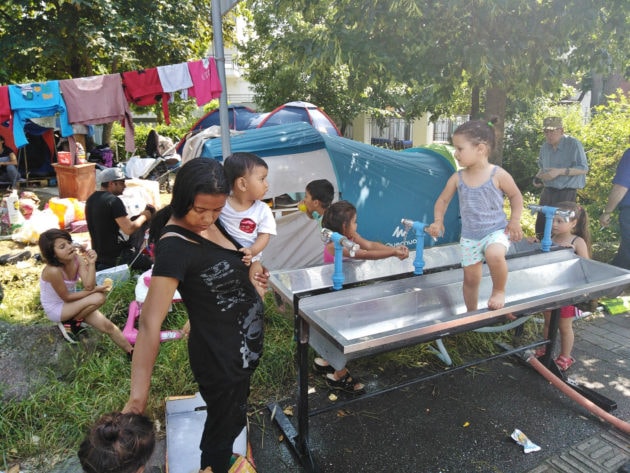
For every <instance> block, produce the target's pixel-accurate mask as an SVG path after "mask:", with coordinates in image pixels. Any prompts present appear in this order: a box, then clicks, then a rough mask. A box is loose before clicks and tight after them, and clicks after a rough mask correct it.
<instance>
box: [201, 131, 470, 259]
mask: <svg viewBox="0 0 630 473" xmlns="http://www.w3.org/2000/svg"><path fill="white" fill-rule="evenodd" d="M230 143H231V149H232V152H237V151H249V152H252V153H256V154H258V155H259V156H261V157H262V158H264V159H267V160H271V159H282V160H284V163H283V165H284V166H289V167H290V166H291V160H292V156H293V158H295V156H296V155H299V154H300V153H305V152H310V151H313V150H325V151H326V152H325V153H322V154H321V155H320V154H318V156H323V158H318V159H326V157H327V158H328V159H330V160H331V162H332V167H333V169H334V173H335V176H336V179H337V182H336V183H333V184H334V185H335V188H337V189H338V190H339V192H340V195H341V198H343V199H345V200H348V201H350V202H352V203H353V204H354V205H355V206H356V207H357V214H358V219H357V221H358V232H359V233H360V234H361V235H362V236H363V237H365V238H367V239H369V240H375V241H381V242H383V243H385V244H389V245H396V244H401V243H405V244H407V246H409V247H410V248H411V249H415V246H416V239H417V236H416V235H415V234H414V233H413V231H411V232H409V234H407V235H405V233H404V230H403V227H402V225H401V224H400V221H401V219H403V218H407V219H411V220H418V221H421V222H426V223H431V222H432V221H433V206H434V204H435V201H436V199H437V197H438V196H439V195H440V193H441V192H442V189H443V188H444V185H445V184H446V181H447V180H448V178H449V177H450V176H451V175H452V174H453V172H454V170H453V167H452V165H451V164H450V163H449V162H448V160H447V159H445V158H444V156H442V155H440V154H439V153H437V152H435V151H432V150H419V151H418V152H405V153H402V152H400V151H393V150H387V149H383V148H377V147H375V146H372V145H368V144H364V143H359V142H357V141H353V140H349V139H347V138H343V137H338V136H330V135H327V134H325V133H320V132H318V131H317V130H315V129H314V128H313V127H312V126H310V125H308V124H306V123H294V124H289V125H278V126H273V127H268V128H257V129H252V130H246V131H244V132H243V133H242V134H239V135H237V136H233V137H232V138H231V141H230ZM201 156H202V157H205V158H213V159H217V160H219V161H222V160H223V156H222V149H221V139H220V138H214V139H209V140H208V141H207V142H206V143H205V144H204V145H203V149H202V154H201ZM268 162H269V161H268ZM270 167H271V166H270ZM299 167H300V166H297V167H296V169H295V175H296V176H298V175H299V173H300V172H304V169H300V168H299ZM296 191H301V192H303V189H301V188H300V189H296ZM444 225H445V234H444V236H443V237H442V238H440V239H438V240H437V241H433V240H432V239H431V238H430V237H429V236H428V235H423V237H424V239H425V240H424V243H425V246H426V247H428V246H432V245H435V244H438V245H439V244H444V243H452V242H456V241H458V240H459V235H460V230H461V224H460V218H459V203H458V201H457V196H455V197H454V198H453V200H452V201H451V204H450V206H449V209H448V211H447V213H446V215H445V218H444Z"/></svg>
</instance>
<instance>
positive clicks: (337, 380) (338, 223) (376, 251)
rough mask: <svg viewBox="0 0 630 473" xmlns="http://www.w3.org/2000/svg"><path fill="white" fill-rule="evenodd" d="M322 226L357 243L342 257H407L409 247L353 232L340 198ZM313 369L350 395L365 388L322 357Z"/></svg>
mask: <svg viewBox="0 0 630 473" xmlns="http://www.w3.org/2000/svg"><path fill="white" fill-rule="evenodd" d="M322 228H327V229H328V230H332V231H333V232H337V233H339V234H340V235H343V236H345V237H346V238H347V239H349V240H350V241H353V242H354V243H357V244H358V245H359V246H360V249H359V250H358V251H357V252H356V254H354V255H350V253H349V252H348V250H347V249H345V248H344V250H343V255H344V257H350V258H353V259H360V260H377V259H385V258H389V257H392V256H395V257H396V258H398V259H400V260H403V259H405V258H407V257H408V256H409V248H407V247H406V246H404V245H400V246H387V245H385V244H383V243H380V242H376V241H370V240H366V239H365V238H363V237H362V236H361V235H359V234H358V233H357V209H356V208H355V206H354V205H352V204H351V203H350V202H348V201H346V200H340V201H339V202H335V203H334V204H332V205H331V206H330V207H329V208H328V209H327V210H326V213H324V217H323V219H322ZM334 252H335V244H334V243H332V242H330V243H328V244H327V245H326V247H325V248H324V262H326V263H329V262H333V261H334V256H333V255H334ZM313 364H314V368H315V370H316V371H317V372H319V373H322V374H325V375H326V383H327V384H328V386H330V387H331V388H333V389H340V390H343V391H346V392H349V393H351V394H362V393H363V392H364V391H365V386H364V385H363V383H361V382H359V381H358V380H356V379H354V378H353V377H352V376H350V372H349V371H348V369H347V368H346V367H345V366H344V367H343V368H342V369H340V370H335V368H334V367H332V366H331V365H330V364H329V363H328V362H327V361H326V360H324V359H323V358H319V357H318V358H315V360H314V361H313Z"/></svg>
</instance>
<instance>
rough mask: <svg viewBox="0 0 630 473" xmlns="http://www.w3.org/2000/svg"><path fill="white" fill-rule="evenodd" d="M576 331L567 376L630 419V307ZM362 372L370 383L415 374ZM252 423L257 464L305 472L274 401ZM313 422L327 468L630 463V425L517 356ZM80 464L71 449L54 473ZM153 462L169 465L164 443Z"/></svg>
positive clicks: (463, 469) (574, 471)
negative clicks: (519, 440) (527, 444)
mask: <svg viewBox="0 0 630 473" xmlns="http://www.w3.org/2000/svg"><path fill="white" fill-rule="evenodd" d="M575 332H576V343H575V350H574V356H575V357H576V358H577V359H578V362H577V363H576V364H575V365H574V366H573V367H572V368H571V369H570V371H569V377H570V378H571V379H573V380H575V381H577V382H579V383H581V384H583V385H585V386H587V387H589V388H592V389H594V390H596V391H597V392H598V393H600V394H602V395H604V396H606V397H608V398H609V399H611V400H613V401H615V402H616V403H617V409H616V410H614V411H613V414H614V415H615V416H616V417H618V418H619V419H622V420H624V421H628V420H630V315H628V314H624V315H617V316H605V317H592V318H588V319H583V320H579V321H576V323H575ZM355 374H357V375H360V376H361V377H362V379H364V380H365V381H367V382H368V392H369V391H370V389H371V388H373V387H374V386H376V385H379V386H382V385H383V384H387V383H389V382H396V381H400V379H409V378H411V377H413V376H414V375H416V374H417V373H415V372H414V370H411V369H410V370H405V371H401V372H398V373H387V374H385V373H381V374H378V375H374V374H373V373H361V372H356V373H355ZM393 378H397V379H393ZM313 382H314V384H315V385H316V387H317V389H316V393H315V394H313V395H312V396H311V397H312V399H311V406H312V407H313V408H319V407H325V406H326V405H330V403H331V401H329V400H328V398H327V395H328V392H327V391H326V389H325V388H324V386H323V385H321V384H320V383H319V382H318V381H317V379H315V380H313ZM292 402H293V401H292V400H288V401H286V402H284V403H282V407H283V408H284V407H287V406H290V405H291V403H292ZM337 402H339V401H337ZM252 421H253V422H252V444H253V449H254V455H255V459H256V462H257V465H258V471H259V473H294V472H295V473H300V472H303V471H305V469H303V468H302V467H300V466H299V464H298V462H297V460H296V456H295V455H294V454H293V453H292V451H291V450H290V449H289V448H288V445H287V442H286V441H280V435H281V433H280V430H279V429H278V428H277V426H276V425H275V424H274V423H273V422H271V420H270V416H269V413H268V412H267V411H266V410H264V411H260V412H259V413H258V415H256V416H254V417H253V418H252ZM309 427H310V440H311V446H312V453H313V456H314V457H315V459H316V462H317V464H318V466H319V468H320V471H321V472H325V473H340V472H358V471H360V472H365V473H372V472H374V473H385V472H403V471H404V472H421V473H454V472H457V473H468V472H483V473H556V472H558V473H560V472H564V473H613V472H615V473H626V472H630V434H628V433H623V432H622V431H620V430H618V429H616V428H614V427H612V426H611V425H610V424H608V423H605V422H602V421H600V420H599V419H598V418H596V417H595V416H594V415H592V414H590V413H589V412H588V411H587V410H586V409H584V408H583V407H581V406H579V405H578V404H576V403H575V402H574V401H572V400H570V399H569V398H568V397H566V396H565V395H564V394H562V393H561V392H560V391H559V390H557V389H556V388H555V387H554V386H552V385H551V384H550V383H548V382H547V381H546V380H545V379H543V378H542V377H541V376H540V375H539V374H538V373H537V372H536V371H534V370H533V369H532V368H530V367H529V366H525V365H523V364H522V363H521V362H520V361H518V360H517V359H516V358H514V357H510V358H501V359H498V360H495V361H491V362H488V363H484V364H482V365H479V366H478V367H476V368H471V369H468V370H465V371H459V372H454V373H450V374H448V375H445V376H442V377H439V378H436V379H433V380H430V381H425V382H423V383H419V384H414V385H412V386H410V387H407V388H404V389H400V390H396V391H392V392H390V393H388V394H383V395H380V396H376V397H372V398H369V397H368V398H364V399H362V400H360V401H359V402H355V403H352V404H349V405H346V406H344V407H339V408H335V409H333V410H332V411H329V412H326V413H323V414H320V415H316V416H313V417H311V419H310V423H309ZM515 428H518V429H520V430H521V431H522V432H524V433H525V434H526V435H527V436H528V437H529V439H530V440H531V441H533V442H535V443H536V444H537V445H539V446H540V447H541V450H540V451H539V452H533V453H528V454H525V453H524V452H523V448H522V447H521V446H519V445H517V444H516V443H515V442H514V441H513V440H512V439H511V438H510V434H511V433H512V432H513V430H514V429H515ZM173 454H175V453H174V452H171V455H173ZM80 471H81V470H80V468H79V466H78V464H77V461H76V459H74V458H70V459H68V460H67V461H66V462H63V463H62V464H60V465H58V466H57V467H56V468H55V469H54V470H53V473H80ZM148 471H149V472H150V473H157V472H162V471H165V469H164V445H163V443H162V444H160V446H159V449H158V451H157V452H156V454H155V455H154V458H153V460H152V462H151V466H150V468H149V469H148ZM186 473H189V472H186Z"/></svg>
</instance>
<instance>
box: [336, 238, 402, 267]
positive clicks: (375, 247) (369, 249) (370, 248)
mask: <svg viewBox="0 0 630 473" xmlns="http://www.w3.org/2000/svg"><path fill="white" fill-rule="evenodd" d="M352 241H354V242H355V243H356V244H357V245H359V247H360V249H359V250H358V251H356V252H355V254H354V256H350V252H349V251H348V250H347V249H346V248H344V249H343V256H344V257H345V258H353V259H361V260H377V259H385V258H389V257H392V256H395V257H396V258H398V259H401V260H403V259H405V258H407V257H408V256H409V248H407V247H406V246H404V245H399V246H387V245H385V244H383V243H381V242H378V241H371V240H366V239H365V238H363V237H362V236H361V235H359V234H358V233H355V234H354V236H353V238H352ZM328 251H329V252H330V254H333V255H334V254H335V244H334V243H332V242H330V243H328Z"/></svg>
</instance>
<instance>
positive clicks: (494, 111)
mask: <svg viewBox="0 0 630 473" xmlns="http://www.w3.org/2000/svg"><path fill="white" fill-rule="evenodd" d="M506 103H507V95H506V93H505V90H503V89H500V88H497V87H490V88H489V89H488V90H486V114H485V117H486V118H488V119H490V118H491V117H493V116H496V117H498V119H499V120H498V121H497V123H496V124H495V125H494V136H495V146H494V150H493V151H492V154H491V155H490V162H491V163H494V164H497V165H499V166H501V165H502V164H503V133H504V132H505V108H506Z"/></svg>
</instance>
